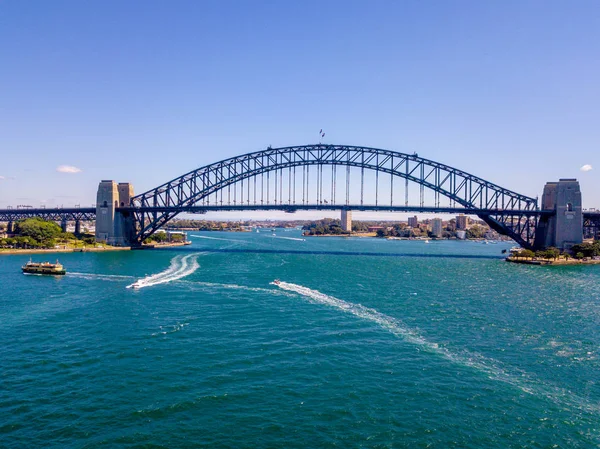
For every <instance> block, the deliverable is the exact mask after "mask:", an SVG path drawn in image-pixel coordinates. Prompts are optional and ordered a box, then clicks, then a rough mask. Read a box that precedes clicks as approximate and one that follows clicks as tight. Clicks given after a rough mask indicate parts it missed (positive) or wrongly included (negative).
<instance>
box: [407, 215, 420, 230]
mask: <svg viewBox="0 0 600 449" xmlns="http://www.w3.org/2000/svg"><path fill="white" fill-rule="evenodd" d="M408 226H409V227H411V228H418V227H419V219H418V218H417V216H416V215H415V216H414V217H408Z"/></svg>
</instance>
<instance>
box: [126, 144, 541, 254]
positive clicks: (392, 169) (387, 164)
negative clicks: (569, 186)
mask: <svg viewBox="0 0 600 449" xmlns="http://www.w3.org/2000/svg"><path fill="white" fill-rule="evenodd" d="M325 165H329V166H345V167H348V169H349V168H350V167H357V168H360V169H361V170H369V171H374V172H377V173H385V174H389V175H390V176H391V177H392V179H393V178H401V179H404V180H405V181H406V182H409V181H410V182H414V183H416V184H419V185H421V186H423V187H424V188H427V189H429V190H431V191H433V192H434V193H435V195H441V196H443V197H446V198H448V199H449V200H450V201H452V202H454V203H457V204H459V205H461V206H463V207H464V208H465V209H466V210H469V211H470V213H477V214H478V215H479V216H480V217H481V218H482V219H483V220H485V221H486V222H487V223H488V224H489V225H490V226H491V227H492V228H493V229H495V230H497V231H498V232H501V233H503V234H508V235H510V236H511V237H512V238H514V239H515V240H516V241H517V242H519V243H520V244H521V245H523V246H526V247H529V246H531V245H532V244H533V238H534V236H533V233H532V231H531V229H532V228H531V225H530V224H528V222H529V220H532V219H533V220H537V215H536V212H537V211H538V207H537V200H536V199H534V198H530V197H527V196H525V195H521V194H519V193H517V192H514V191H511V190H508V189H506V188H503V187H501V186H499V185H497V184H494V183H491V182H489V181H486V180H484V179H482V178H480V177H477V176H474V175H472V174H470V173H467V172H465V171H462V170H459V169H456V168H454V167H450V166H448V165H445V164H441V163H439V162H436V161H432V160H429V159H425V158H422V157H419V156H418V155H417V154H407V153H401V152H396V151H391V150H384V149H378V148H370V147H360V146H350V145H324V144H317V145H302V146H291V147H282V148H270V147H269V148H267V149H266V150H261V151H256V152H252V153H247V154H244V155H241V156H236V157H232V158H228V159H224V160H222V161H219V162H216V163H213V164H209V165H206V166H204V167H201V168H198V169H196V170H192V171H190V172H188V173H186V174H184V175H182V176H180V177H178V178H175V179H173V180H171V181H168V182H166V183H164V184H162V185H160V186H158V187H156V188H155V189H151V190H148V191H147V192H144V193H142V194H140V195H137V196H135V197H134V198H133V199H132V204H131V206H132V207H133V208H134V215H135V220H134V221H135V226H136V229H135V240H136V241H137V242H141V241H143V240H144V239H145V238H147V237H148V236H150V235H151V234H152V233H154V232H155V231H156V230H157V229H159V228H160V227H161V226H163V225H165V224H166V223H167V222H168V221H169V220H171V219H173V218H174V217H175V216H177V215H178V214H179V213H181V212H185V211H186V210H190V208H192V207H194V206H196V205H198V204H199V203H201V202H202V201H203V200H206V199H207V198H210V197H211V195H212V196H214V195H215V194H216V193H217V192H219V191H221V192H222V191H223V190H224V189H226V188H229V187H230V186H233V185H236V184H237V183H243V182H244V181H246V180H249V179H251V178H255V179H256V177H258V176H262V175H265V174H267V176H268V174H269V173H271V172H275V173H276V174H277V173H278V172H279V173H281V174H283V171H284V170H286V169H287V170H289V172H290V173H289V176H292V174H291V172H292V170H294V183H295V182H296V179H295V169H296V168H297V167H308V166H321V167H322V166H325ZM332 182H335V181H334V180H332ZM346 182H348V181H346ZM294 185H295V184H294ZM294 195H295V193H294ZM361 198H362V197H361ZM294 199H295V198H294ZM361 202H362V199H361ZM247 203H248V204H247V205H246V206H245V207H246V208H247V209H252V208H253V205H254V206H256V195H255V198H254V203H253V204H250V199H249V198H247ZM279 206H280V208H281V209H285V206H286V204H285V203H282V202H281V199H280V204H279ZM339 206H340V208H342V207H350V206H352V204H350V201H349V196H348V195H346V199H345V201H344V202H343V203H341V204H339ZM506 211H518V212H519V213H518V214H516V215H517V216H515V214H507V213H506ZM528 213H530V214H528ZM535 224H536V223H534V225H535ZM533 229H535V226H534V227H533Z"/></svg>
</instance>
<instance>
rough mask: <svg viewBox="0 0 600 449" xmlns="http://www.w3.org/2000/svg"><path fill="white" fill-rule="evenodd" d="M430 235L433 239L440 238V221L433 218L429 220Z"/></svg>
mask: <svg viewBox="0 0 600 449" xmlns="http://www.w3.org/2000/svg"><path fill="white" fill-rule="evenodd" d="M431 233H432V234H433V235H434V237H437V238H440V237H441V236H442V219H441V218H434V219H433V220H431Z"/></svg>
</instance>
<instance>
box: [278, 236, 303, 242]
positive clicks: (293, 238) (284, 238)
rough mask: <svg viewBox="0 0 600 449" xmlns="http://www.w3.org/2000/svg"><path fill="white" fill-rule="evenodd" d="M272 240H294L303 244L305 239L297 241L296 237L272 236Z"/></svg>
mask: <svg viewBox="0 0 600 449" xmlns="http://www.w3.org/2000/svg"><path fill="white" fill-rule="evenodd" d="M272 238H274V239H283V240H295V241H297V242H305V241H306V239H299V238H297V237H276V236H272Z"/></svg>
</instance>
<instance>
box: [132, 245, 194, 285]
mask: <svg viewBox="0 0 600 449" xmlns="http://www.w3.org/2000/svg"><path fill="white" fill-rule="evenodd" d="M200 254H201V253H194V254H188V255H187V256H183V257H181V256H175V257H173V259H171V265H170V266H169V268H167V269H166V270H165V271H162V272H160V273H157V274H153V275H151V276H147V277H145V278H143V279H138V280H137V281H136V282H134V283H133V284H131V285H128V286H127V288H135V289H140V288H145V287H152V286H154V285H159V284H167V283H169V282H173V281H176V280H178V279H181V278H184V277H186V276H189V275H190V274H192V273H194V272H195V271H196V270H197V269H198V268H200V265H199V264H198V260H197V258H198V256H199V255H200Z"/></svg>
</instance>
